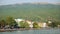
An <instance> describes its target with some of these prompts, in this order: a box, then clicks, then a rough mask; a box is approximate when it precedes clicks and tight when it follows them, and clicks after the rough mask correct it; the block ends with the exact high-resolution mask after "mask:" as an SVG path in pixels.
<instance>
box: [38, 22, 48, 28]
mask: <svg viewBox="0 0 60 34" xmlns="http://www.w3.org/2000/svg"><path fill="white" fill-rule="evenodd" d="M38 25H39V27H47V24H46V23H44V22H43V23H42V22H40V23H38Z"/></svg>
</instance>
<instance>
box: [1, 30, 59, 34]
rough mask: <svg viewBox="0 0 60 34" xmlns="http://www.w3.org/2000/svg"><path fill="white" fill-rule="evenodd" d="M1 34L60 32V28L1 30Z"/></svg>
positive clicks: (53, 33) (50, 33)
mask: <svg viewBox="0 0 60 34" xmlns="http://www.w3.org/2000/svg"><path fill="white" fill-rule="evenodd" d="M0 34H60V29H40V30H23V31H13V32H0Z"/></svg>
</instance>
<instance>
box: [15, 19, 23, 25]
mask: <svg viewBox="0 0 60 34" xmlns="http://www.w3.org/2000/svg"><path fill="white" fill-rule="evenodd" d="M15 21H16V22H17V24H18V26H20V22H21V21H24V19H15Z"/></svg>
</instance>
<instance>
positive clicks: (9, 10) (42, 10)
mask: <svg viewBox="0 0 60 34" xmlns="http://www.w3.org/2000/svg"><path fill="white" fill-rule="evenodd" d="M6 16H12V17H14V18H24V19H30V20H35V21H36V20H37V21H38V20H45V19H47V18H48V17H49V16H51V17H52V18H53V19H55V20H57V21H60V5H54V4H31V3H25V4H13V5H2V6H0V18H5V17H6Z"/></svg>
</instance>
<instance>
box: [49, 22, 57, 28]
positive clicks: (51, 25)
mask: <svg viewBox="0 0 60 34" xmlns="http://www.w3.org/2000/svg"><path fill="white" fill-rule="evenodd" d="M48 26H49V27H52V28H54V27H57V23H56V22H52V23H50V24H48Z"/></svg>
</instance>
